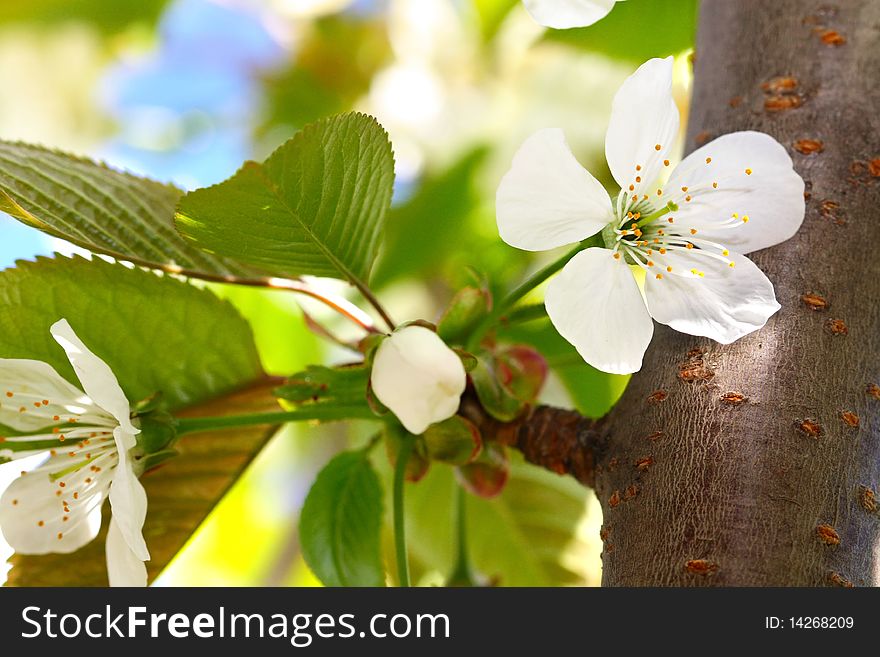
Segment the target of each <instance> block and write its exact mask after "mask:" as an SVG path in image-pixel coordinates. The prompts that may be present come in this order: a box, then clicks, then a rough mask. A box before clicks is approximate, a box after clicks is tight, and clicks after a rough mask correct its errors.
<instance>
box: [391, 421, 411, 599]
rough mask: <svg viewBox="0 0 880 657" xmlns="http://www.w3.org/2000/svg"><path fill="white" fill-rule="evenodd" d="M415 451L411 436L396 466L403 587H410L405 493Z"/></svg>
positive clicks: (395, 499)
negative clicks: (404, 506) (411, 457)
mask: <svg viewBox="0 0 880 657" xmlns="http://www.w3.org/2000/svg"><path fill="white" fill-rule="evenodd" d="M412 449H413V439H412V437H411V436H407V437H405V438H404V439H403V440H402V441H401V443H400V451H398V452H397V463H396V464H395V466H394V492H393V505H394V547H395V551H396V554H397V579H398V583H399V584H400V586H402V587H409V586H410V582H409V559H408V558H407V550H406V527H405V520H404V508H403V492H404V484H406V464H407V463H408V462H409V456H410V454H411V453H412Z"/></svg>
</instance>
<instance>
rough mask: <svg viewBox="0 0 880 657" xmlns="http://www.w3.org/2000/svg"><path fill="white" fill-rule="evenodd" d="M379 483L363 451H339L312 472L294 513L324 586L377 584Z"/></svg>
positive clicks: (304, 545)
mask: <svg viewBox="0 0 880 657" xmlns="http://www.w3.org/2000/svg"><path fill="white" fill-rule="evenodd" d="M381 524H382V487H381V486H380V484H379V478H378V477H377V476H376V473H375V472H374V471H373V468H372V466H371V465H370V461H369V459H368V458H367V453H366V452H365V451H358V452H343V453H342V454H339V455H338V456H336V457H334V458H333V459H332V460H331V461H330V462H329V463H328V464H327V465H326V466H324V469H323V470H321V472H320V473H319V474H318V478H317V479H316V480H315V483H314V485H313V486H312V488H311V490H310V491H309V494H308V496H307V497H306V501H305V504H304V505H303V509H302V515H301V516H300V524H299V529H300V539H301V541H302V550H303V556H304V557H305V560H306V563H307V564H308V565H309V567H310V568H311V569H312V571H313V572H314V573H315V575H317V576H318V578H319V579H320V580H321V582H323V583H324V584H325V585H327V586H382V585H383V584H384V580H385V575H384V570H383V567H382V560H381V557H380V551H379V543H380V541H379V539H380V530H381Z"/></svg>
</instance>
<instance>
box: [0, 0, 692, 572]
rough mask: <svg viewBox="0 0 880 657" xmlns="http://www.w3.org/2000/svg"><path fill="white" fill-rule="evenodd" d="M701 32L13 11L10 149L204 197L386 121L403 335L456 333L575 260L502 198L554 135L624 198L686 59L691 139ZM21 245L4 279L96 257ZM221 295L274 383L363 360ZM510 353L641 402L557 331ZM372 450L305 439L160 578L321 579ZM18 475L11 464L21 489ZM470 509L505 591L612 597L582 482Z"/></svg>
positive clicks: (351, 1)
mask: <svg viewBox="0 0 880 657" xmlns="http://www.w3.org/2000/svg"><path fill="white" fill-rule="evenodd" d="M695 14H696V0H628V1H627V2H624V3H619V4H618V5H617V7H616V8H615V9H614V11H613V12H612V13H611V15H610V16H608V18H606V19H605V20H604V21H602V22H601V23H599V24H598V25H596V26H593V27H590V28H585V29H579V30H567V31H563V32H547V31H545V30H544V29H543V28H541V27H539V26H538V25H536V24H535V23H534V22H533V21H532V20H531V19H530V17H529V16H528V14H526V12H525V11H524V9H523V8H522V6H521V5H520V4H519V2H515V1H513V0H459V1H456V0H385V1H383V0H139V1H138V2H120V1H118V0H76V1H73V0H4V2H2V3H0V87H2V89H3V94H2V99H0V138H2V139H7V140H23V141H28V142H35V143H41V144H45V145H48V146H52V147H56V148H61V149H65V150H70V151H74V152H78V153H83V154H88V155H91V156H93V157H96V158H100V159H104V160H107V161H108V162H110V163H111V164H113V165H114V166H117V167H122V168H126V169H129V170H132V171H135V172H137V173H141V174H145V175H149V176H152V177H155V178H158V179H161V180H170V181H174V182H175V183H177V184H179V185H181V186H182V187H185V188H188V189H191V188H194V187H200V186H205V185H208V184H212V183H215V182H218V181H220V180H222V179H224V178H226V177H228V176H229V175H231V174H232V173H233V172H234V171H235V169H236V168H237V167H238V166H239V165H240V164H241V162H242V160H244V159H247V158H251V157H253V158H255V159H261V158H263V157H265V156H266V155H268V153H269V152H271V151H272V150H273V149H274V148H275V147H277V146H278V145H279V144H281V143H282V142H283V141H284V140H285V139H287V138H288V137H290V136H291V135H292V134H293V133H295V132H296V131H297V130H298V129H299V128H301V127H302V126H303V125H304V124H305V123H308V122H310V121H312V120H315V119H317V118H319V117H322V116H325V115H328V114H332V113H335V112H340V111H345V110H349V109H357V110H361V111H364V112H367V113H370V114H373V115H374V116H376V117H377V118H378V120H379V121H380V123H382V125H384V126H385V128H386V129H387V130H388V132H389V134H390V137H391V140H392V143H393V145H394V150H395V159H396V175H397V181H396V186H395V198H394V207H393V209H392V212H391V216H390V217H389V219H388V226H387V233H386V239H385V248H384V253H383V255H382V256H381V258H380V261H379V263H378V265H377V267H376V269H375V270H374V272H373V279H372V282H373V285H374V286H375V288H376V289H377V290H378V291H379V293H380V295H381V296H382V298H383V300H384V301H385V302H386V305H387V306H388V307H389V309H390V310H391V313H392V314H393V315H394V316H395V317H398V318H404V319H415V318H425V319H428V320H435V319H436V318H437V316H438V314H439V313H440V311H441V310H442V308H443V306H444V304H445V303H446V302H448V301H449V299H450V297H451V295H452V293H453V292H454V290H455V289H456V287H457V286H460V285H462V284H465V283H466V282H468V281H469V277H470V276H471V274H470V273H469V268H474V269H476V270H477V271H479V272H480V273H481V274H484V275H486V276H487V277H488V278H489V280H490V281H491V285H492V287H493V288H494V289H495V290H501V289H504V288H508V287H509V286H510V285H512V284H515V283H516V282H517V281H518V280H519V279H521V278H522V276H524V275H525V274H527V273H528V272H529V271H532V270H534V269H535V268H537V267H539V266H540V265H541V260H540V259H539V257H543V258H547V259H549V258H552V257H553V254H543V256H534V255H533V254H526V253H524V252H519V251H516V250H514V249H512V248H510V247H508V246H506V245H505V244H504V243H502V242H501V241H500V239H498V236H497V232H496V228H495V222H494V194H495V188H496V186H497V183H498V180H499V178H500V177H501V175H503V173H504V171H505V170H506V168H507V166H508V165H509V162H510V159H511V157H512V155H513V153H514V151H515V150H516V148H517V147H518V146H519V144H520V143H521V142H522V141H523V139H525V138H526V137H527V136H528V135H529V134H531V132H533V131H534V130H537V129H539V128H544V127H559V128H562V129H564V131H565V133H566V135H567V138H568V140H569V143H570V145H571V146H572V148H573V149H574V151H575V153H576V154H577V156H578V158H579V159H580V161H581V163H582V164H584V166H586V167H587V168H588V169H589V170H590V171H592V172H593V173H594V174H595V175H597V177H599V179H600V180H602V181H603V182H605V183H607V184H608V185H609V188H610V189H612V191H613V183H612V182H611V179H610V175H609V173H608V170H607V167H606V165H605V159H604V133H605V127H606V124H607V120H608V115H609V109H610V103H611V98H612V96H613V94H614V92H615V90H616V89H617V87H618V85H619V84H620V83H621V82H622V81H623V79H624V78H625V77H626V76H627V75H629V74H630V73H631V72H632V71H633V70H634V69H635V68H636V67H637V66H638V64H640V63H641V62H642V61H644V60H645V59H647V58H649V57H652V56H664V55H667V54H673V55H677V56H678V59H677V67H676V86H675V91H676V95H677V98H678V100H679V105H680V107H681V110H682V116H683V121H682V124H683V125H684V124H685V123H686V116H687V100H688V92H689V85H690V73H689V65H688V60H687V53H688V51H689V49H690V48H691V47H692V43H693V33H694V26H695ZM0 235H2V239H0V267H7V266H11V265H12V264H13V263H14V261H15V260H16V259H19V258H30V257H32V256H34V255H36V254H41V253H45V254H48V253H51V252H53V251H59V252H62V253H71V252H73V251H76V249H75V248H74V247H72V246H70V245H68V244H65V243H62V242H60V241H58V240H53V239H50V238H47V237H45V236H43V235H41V234H40V233H38V232H36V231H34V230H32V229H28V228H25V227H24V226H21V225H20V224H18V223H16V222H14V221H13V220H12V219H10V218H8V217H6V216H5V215H2V214H0ZM325 284H327V285H331V286H332V285H335V284H332V283H325ZM215 289H216V290H217V291H218V293H220V294H223V295H224V296H227V297H228V298H230V299H231V300H233V302H234V303H236V305H237V306H238V307H239V308H240V310H241V311H242V312H243V313H244V314H245V315H246V316H247V317H248V318H249V319H250V320H251V322H252V324H253V326H254V329H255V332H256V335H257V340H258V345H259V347H260V350H261V353H262V356H263V360H264V364H265V366H266V368H267V369H268V370H269V371H271V372H273V373H278V374H289V373H292V372H294V371H297V370H298V369H300V368H302V367H304V366H305V365H307V364H309V363H314V362H339V361H340V359H345V358H346V356H345V355H344V354H343V353H342V352H340V351H339V350H337V349H335V348H332V347H328V346H327V344H326V343H323V342H322V341H321V340H320V339H319V338H317V337H315V336H314V335H313V334H312V333H311V332H309V331H308V330H307V329H306V328H305V326H304V323H303V321H302V313H301V311H300V309H299V306H298V305H297V300H295V299H293V298H291V296H290V295H289V294H286V293H280V292H261V291H254V290H251V289H233V288H228V287H220V286H218V287H216V288H215ZM534 300H535V301H540V294H538V295H537V296H536V298H535V299H534ZM308 310H309V312H313V313H314V314H315V315H316V316H318V317H319V318H322V319H323V318H325V315H323V311H322V310H321V309H320V308H315V307H312V306H309V307H308ZM326 319H327V321H329V322H331V323H333V322H334V320H333V318H326ZM333 327H334V329H335V330H337V331H338V332H340V333H344V332H345V331H346V330H348V327H346V326H344V325H338V326H337V325H336V324H333ZM508 337H510V338H511V339H514V340H517V341H525V342H529V343H531V344H534V345H537V346H539V347H540V348H541V349H542V350H543V352H544V353H545V354H546V355H547V357H548V359H549V361H550V363H551V365H552V366H553V369H554V375H553V377H552V378H551V380H550V381H549V383H548V385H547V387H546V390H545V393H544V398H545V400H546V401H548V402H551V403H555V404H559V405H564V406H576V407H578V408H579V409H580V410H581V411H582V412H584V413H585V414H588V415H592V416H598V415H601V414H603V413H604V412H606V411H607V409H608V408H609V407H610V406H611V405H612V404H613V402H614V401H615V400H616V399H617V397H618V396H619V394H620V393H621V391H622V389H623V386H625V384H626V379H625V378H624V377H614V376H610V375H604V374H601V373H599V372H596V371H595V370H592V369H591V368H589V367H588V366H586V365H585V364H583V362H582V361H581V360H580V359H579V358H578V357H577V355H576V353H575V352H574V351H573V350H572V349H571V348H570V347H569V346H568V345H567V344H566V343H565V342H564V341H562V340H561V339H560V338H559V337H558V336H557V335H556V334H555V333H554V331H553V330H552V327H550V326H549V324H548V323H547V322H546V321H544V322H541V321H538V322H531V323H529V324H525V325H524V326H523V328H520V329H518V330H517V331H516V333H515V334H514V333H513V332H511V335H509V336H508ZM363 437H364V431H363V430H362V427H358V426H351V427H347V426H342V425H329V426H322V427H311V426H300V427H294V428H289V429H286V430H285V431H283V432H282V433H281V434H280V435H278V436H277V437H276V438H275V439H274V440H273V441H272V442H271V444H270V445H269V447H268V448H267V449H265V450H264V452H263V453H262V454H261V455H260V456H259V457H258V459H257V460H256V462H255V463H254V464H253V466H252V467H251V468H250V469H249V471H248V473H247V474H246V476H245V477H243V478H242V479H241V480H240V481H239V483H238V484H237V485H236V487H235V488H234V489H233V491H232V492H231V494H229V495H228V496H227V497H226V498H225V499H224V500H223V501H222V503H221V504H220V505H219V506H218V507H217V509H216V510H215V511H214V513H213V514H212V515H211V517H210V518H209V519H208V521H207V522H206V523H205V524H204V525H203V526H202V527H201V529H200V530H199V531H198V532H197V533H196V534H195V535H194V536H193V538H192V540H191V541H190V543H189V545H188V546H187V548H186V549H185V550H184V551H183V552H182V553H180V554H179V555H178V557H177V558H176V559H175V560H174V561H173V562H172V563H171V565H170V566H169V567H168V569H167V570H166V571H165V573H164V574H163V575H162V576H161V578H160V580H159V582H158V583H159V584H161V585H220V586H237V585H257V586H259V585H312V584H317V582H316V581H315V579H314V577H313V576H312V575H311V574H310V573H309V571H308V569H307V568H306V566H305V565H304V563H303V562H302V559H301V557H300V551H299V545H298V540H297V516H298V512H299V509H300V507H301V505H302V501H303V498H304V497H305V494H306V493H307V491H308V488H309V486H310V484H311V482H312V480H313V478H314V475H315V473H316V472H317V470H318V469H320V467H321V466H322V465H323V464H324V463H325V462H326V461H327V460H328V459H329V458H330V456H331V455H332V454H333V453H335V452H336V451H338V450H339V449H341V448H343V447H345V446H346V445H348V444H350V443H351V442H352V441H355V442H356V441H359V440H362V439H363ZM377 461H384V459H381V458H380V459H377ZM377 464H378V465H379V466H380V467H381V468H382V471H383V472H384V474H385V475H386V478H387V475H388V472H387V470H388V467H387V464H385V463H377ZM9 476H11V474H10V472H9V470H8V468H7V469H6V470H4V469H3V468H0V486H4V485H5V482H6V480H8V478H9ZM454 485H455V484H454V482H453V478H452V474H451V471H450V470H449V469H448V468H444V467H442V466H439V465H435V466H434V468H433V470H432V471H431V473H430V474H429V475H428V476H427V477H426V478H425V479H424V480H422V481H421V482H419V483H418V484H415V485H412V486H410V487H409V490H408V509H407V510H408V514H409V523H410V531H411V536H410V548H411V552H412V560H413V570H414V575H415V579H416V581H418V582H419V583H422V584H440V583H442V581H443V577H444V575H445V574H448V571H449V569H450V568H451V565H452V557H453V539H452V535H451V532H452V526H453V509H452V507H453V504H452V502H451V500H452V497H451V496H452V492H453V488H454ZM388 488H390V487H389V486H386V489H388ZM468 514H469V517H468V521H469V527H470V529H471V532H470V534H471V539H472V545H471V552H472V556H473V559H474V562H475V564H476V566H477V567H478V569H479V570H480V572H481V574H482V575H484V576H485V577H486V578H487V579H489V580H491V581H493V582H496V583H498V584H501V585H515V584H519V585H537V584H587V585H595V584H597V583H598V582H599V579H600V575H601V561H600V558H599V554H600V551H601V542H600V540H599V537H598V528H599V525H600V524H601V518H600V512H599V509H598V504H597V503H596V502H595V500H594V498H593V495H592V493H589V492H588V491H586V490H584V489H582V488H581V487H580V486H579V485H578V484H576V483H575V482H574V481H572V480H569V479H566V478H561V477H557V476H555V475H552V474H549V473H546V472H543V471H540V470H538V469H537V468H533V467H531V466H528V465H525V464H522V463H520V462H518V461H516V460H515V462H514V464H513V477H512V479H511V482H510V484H509V485H508V487H507V488H506V489H505V491H504V493H503V494H502V495H501V496H500V497H499V498H497V499H495V500H492V501H486V500H477V499H476V498H469V502H468ZM4 547H5V546H4V545H2V544H0V552H2V555H0V556H3V557H5V556H7V555H8V552H3V549H4ZM389 547H390V540H389ZM389 554H390V550H389ZM390 563H391V562H390V561H389V564H390ZM2 572H3V571H2V569H0V578H2V576H3V575H2Z"/></svg>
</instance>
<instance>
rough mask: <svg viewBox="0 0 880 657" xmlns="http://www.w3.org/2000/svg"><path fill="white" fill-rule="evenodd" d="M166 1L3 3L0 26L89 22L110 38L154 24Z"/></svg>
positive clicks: (39, 0) (31, 0)
mask: <svg viewBox="0 0 880 657" xmlns="http://www.w3.org/2000/svg"><path fill="white" fill-rule="evenodd" d="M167 4H168V0H138V1H137V2H113V3H108V2H107V0H76V2H71V1H70V0H26V1H25V0H6V2H2V3H0V22H3V23H6V22H13V21H27V22H36V23H45V24H47V25H57V24H63V23H69V22H71V21H83V22H88V23H89V24H90V25H94V26H95V27H96V28H98V29H100V30H101V31H102V32H106V33H108V34H113V33H116V32H118V31H119V30H121V29H123V28H125V27H126V26H128V25H130V24H132V23H139V22H148V23H153V22H155V21H156V19H158V17H159V15H160V14H161V12H162V10H163V9H164V8H165V5H167Z"/></svg>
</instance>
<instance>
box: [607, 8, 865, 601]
mask: <svg viewBox="0 0 880 657" xmlns="http://www.w3.org/2000/svg"><path fill="white" fill-rule="evenodd" d="M878 53H880V3H878V2H876V1H874V0H841V1H839V2H837V3H836V5H835V6H829V5H825V6H821V3H819V2H807V1H805V0H773V2H767V1H760V0H736V1H734V0H704V2H703V4H702V9H701V18H700V27H699V34H698V39H697V48H696V58H695V87H694V97H693V104H692V110H691V115H690V125H689V145H690V148H693V147H694V146H695V145H700V144H702V143H704V142H705V141H706V140H708V139H709V138H712V137H715V136H718V135H721V134H724V133H727V132H733V131H736V130H745V129H753V130H760V131H763V132H767V133H769V134H771V135H773V136H774V137H776V139H778V140H779V141H780V142H781V143H782V144H784V145H785V146H787V147H788V148H789V151H790V152H791V154H792V158H793V159H794V162H795V167H796V168H797V170H798V171H799V172H800V173H801V175H802V176H803V177H804V179H805V181H806V183H807V192H808V194H807V196H808V201H807V213H806V218H805V221H804V224H803V228H802V229H801V230H800V232H799V233H798V234H797V235H796V236H795V237H794V238H793V239H791V240H789V241H788V242H786V243H784V244H782V245H779V246H777V247H774V248H772V249H768V250H766V251H763V252H760V253H757V254H754V257H753V259H754V261H755V262H756V263H757V264H758V266H759V267H761V269H763V270H764V272H766V274H767V275H768V276H769V277H770V279H771V280H772V281H773V282H774V284H775V286H776V295H777V298H778V299H779V301H780V303H781V304H782V310H781V311H780V312H779V313H778V314H777V315H776V316H775V317H773V318H772V319H771V320H770V322H769V323H768V325H767V326H766V327H765V328H764V329H763V330H761V331H758V332H756V333H753V334H752V335H750V336H747V337H746V338H744V339H742V340H740V341H738V342H736V343H734V344H733V345H729V346H721V345H718V344H716V343H713V342H711V341H708V340H703V339H699V338H693V337H689V336H686V335H682V334H679V333H675V332H673V331H672V330H670V329H668V328H666V327H662V326H657V331H656V333H655V336H654V341H653V344H652V346H651V348H650V350H649V352H648V354H647V357H646V359H645V362H644V366H643V369H642V371H641V373H639V374H638V375H636V376H634V377H633V379H632V382H631V383H630V386H629V388H628V389H627V391H626V393H625V395H624V397H623V399H622V400H621V402H620V404H619V405H618V406H617V407H616V409H615V410H614V411H613V412H612V414H611V416H610V418H609V424H610V426H611V427H613V435H612V440H611V441H610V443H609V444H608V446H607V450H605V451H604V453H601V454H599V455H598V456H597V459H596V472H595V477H596V493H597V495H598V496H599V498H600V500H601V502H602V507H603V511H604V518H605V520H604V523H605V524H604V529H603V537H604V539H605V542H604V550H603V554H602V558H603V584H604V585H608V586H633V585H635V586H639V585H697V586H700V585H759V586H798V585H800V586H823V585H847V584H848V583H849V582H852V583H854V584H855V585H870V584H873V585H876V584H878V583H880V565H878V563H880V517H878V514H877V511H876V498H874V497H873V496H872V491H877V490H878V487H880V388H877V387H875V386H876V385H877V384H880V264H878V262H880V261H878V252H877V249H876V245H877V244H878V232H877V230H878V228H880V221H878V216H877V212H878V207H880V159H877V158H880V66H878V63H877V55H878ZM805 140H813V141H805ZM814 142H821V148H820V147H819V145H818V143H814ZM811 151H812V152H811ZM872 509H873V510H872Z"/></svg>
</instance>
